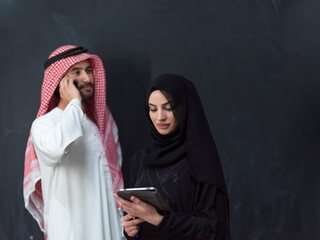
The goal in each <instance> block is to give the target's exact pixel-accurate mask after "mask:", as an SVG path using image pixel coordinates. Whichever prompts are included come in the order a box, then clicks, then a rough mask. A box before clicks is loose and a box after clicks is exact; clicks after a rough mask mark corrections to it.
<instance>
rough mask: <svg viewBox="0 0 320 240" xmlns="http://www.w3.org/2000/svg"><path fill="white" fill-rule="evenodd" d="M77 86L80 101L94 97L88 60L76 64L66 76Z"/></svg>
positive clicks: (92, 79)
mask: <svg viewBox="0 0 320 240" xmlns="http://www.w3.org/2000/svg"><path fill="white" fill-rule="evenodd" d="M66 75H67V76H68V77H69V78H71V79H73V80H74V82H76V83H77V84H78V89H79V92H80V95H81V98H82V101H84V102H85V101H87V100H89V99H92V98H93V96H94V78H93V72H92V67H91V65H90V62H89V60H85V61H82V62H78V63H76V64H75V65H73V66H72V67H70V69H69V70H68V72H67V74H66Z"/></svg>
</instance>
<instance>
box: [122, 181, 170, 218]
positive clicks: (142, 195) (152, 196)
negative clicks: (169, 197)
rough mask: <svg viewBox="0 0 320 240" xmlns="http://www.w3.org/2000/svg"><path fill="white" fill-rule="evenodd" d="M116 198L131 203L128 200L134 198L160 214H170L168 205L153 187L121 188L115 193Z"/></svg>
mask: <svg viewBox="0 0 320 240" xmlns="http://www.w3.org/2000/svg"><path fill="white" fill-rule="evenodd" d="M117 194H118V196H119V197H121V198H123V199H125V200H127V201H131V200H130V198H131V197H132V196H135V197H137V198H139V199H140V200H142V201H144V202H147V203H149V204H151V205H153V206H154V207H155V208H157V209H158V210H159V211H162V212H171V209H170V208H169V205H168V203H167V202H166V201H165V200H164V199H163V198H162V196H161V194H160V193H159V192H158V190H157V189H156V188H154V187H141V188H123V189H120V190H119V191H118V192H117Z"/></svg>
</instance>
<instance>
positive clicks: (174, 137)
mask: <svg viewBox="0 0 320 240" xmlns="http://www.w3.org/2000/svg"><path fill="white" fill-rule="evenodd" d="M155 90H160V91H161V92H162V93H163V94H164V95H165V96H166V97H167V99H168V94H167V93H169V95H170V96H171V97H173V105H171V107H172V108H173V112H174V115H175V118H176V119H177V121H178V127H177V128H176V129H175V130H174V131H173V132H172V133H170V134H168V135H161V134H160V133H159V132H158V131H157V130H156V128H155V127H154V125H153V123H152V121H151V119H150V117H149V96H150V94H151V93H152V92H153V91H155ZM169 98H170V97H169ZM168 101H169V102H170V101H171V99H168ZM145 112H146V116H147V119H148V122H149V125H150V129H151V140H150V145H149V146H148V147H147V148H146V149H145V151H144V154H143V155H142V162H143V164H145V165H146V166H147V167H149V168H159V167H160V168H161V167H166V166H169V165H170V164H173V163H175V162H178V161H181V160H182V159H184V158H185V157H186V159H187V161H188V164H189V169H190V172H191V175H192V176H193V178H194V179H196V180H197V181H200V182H205V183H208V184H212V185H214V186H216V187H218V188H219V189H220V190H221V191H222V192H223V193H224V194H225V195H226V196H227V189H226V185H225V181H224V176H223V172H222V168H221V164H220V159H219V155H218V152H217V149H216V145H215V142H214V140H213V137H212V135H211V131H210V128H209V125H208V122H207V119H206V116H205V113H204V110H203V107H202V104H201V101H200V98H199V95H198V92H197V90H196V88H195V86H194V85H193V83H192V82H191V81H190V80H188V79H186V78H184V77H182V76H179V75H175V74H164V75H161V76H159V77H158V78H156V79H155V80H154V81H152V82H151V84H150V86H149V88H148V91H147V97H146V103H145Z"/></svg>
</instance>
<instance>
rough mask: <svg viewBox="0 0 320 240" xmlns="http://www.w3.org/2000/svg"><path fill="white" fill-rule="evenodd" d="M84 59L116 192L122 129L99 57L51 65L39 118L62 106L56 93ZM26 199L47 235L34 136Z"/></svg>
mask: <svg viewBox="0 0 320 240" xmlns="http://www.w3.org/2000/svg"><path fill="white" fill-rule="evenodd" d="M76 47H77V46H74V45H66V46H62V47H60V48H58V49H56V50H55V51H54V52H53V53H52V54H51V55H50V56H49V59H50V58H52V57H54V56H56V55H58V54H61V53H63V52H66V51H68V50H70V49H72V48H76ZM84 60H89V62H90V64H91V66H92V69H93V76H94V83H95V94H94V99H93V100H89V101H87V102H86V105H87V108H86V109H87V110H88V112H87V114H88V116H89V117H90V118H91V119H92V120H93V121H95V123H96V124H97V126H98V128H99V132H100V137H101V141H102V145H103V148H104V151H105V154H106V159H107V162H108V164H106V167H109V170H110V173H111V176H112V181H113V188H114V192H116V191H117V190H118V189H120V188H121V187H122V185H123V178H122V174H121V161H122V155H121V149H120V143H119V139H118V129H117V126H116V123H115V121H114V119H113V117H112V115H111V112H110V110H109V108H108V106H107V105H106V79H105V69H104V66H103V63H102V60H101V59H100V58H99V57H98V56H96V55H93V54H89V53H87V52H82V53H80V54H77V55H73V56H68V57H65V58H62V59H59V60H57V61H55V62H53V63H52V64H51V65H49V66H48V67H47V68H46V70H45V72H44V79H43V84H42V89H41V104H40V108H39V111H38V114H37V116H36V118H38V117H40V116H43V115H45V114H46V113H48V112H50V111H51V110H52V109H53V108H55V107H56V106H57V105H58V102H59V99H58V98H57V97H56V96H55V95H54V91H55V89H56V88H57V86H58V85H59V82H60V80H61V79H62V77H63V76H64V75H65V74H66V73H67V71H68V70H69V68H70V67H71V66H73V65H74V64H76V63H78V62H81V61H84ZM105 171H107V169H105ZM23 196H24V201H25V207H26V208H27V209H28V210H29V212H30V213H31V215H32V216H33V217H34V218H35V219H36V221H37V222H38V224H39V226H40V229H41V230H42V231H43V232H44V233H45V234H46V229H45V228H44V218H43V207H44V204H43V197H42V190H41V173H40V167H39V162H38V159H37V154H36V152H35V149H34V145H33V142H32V138H31V134H30V135H29V139H28V142H27V148H26V152H25V169H24V181H23Z"/></svg>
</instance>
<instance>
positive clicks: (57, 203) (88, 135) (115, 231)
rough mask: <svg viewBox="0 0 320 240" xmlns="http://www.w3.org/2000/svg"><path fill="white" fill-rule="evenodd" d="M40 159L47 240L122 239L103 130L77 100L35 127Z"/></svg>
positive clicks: (54, 110) (37, 120)
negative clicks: (104, 146)
mask: <svg viewBox="0 0 320 240" xmlns="http://www.w3.org/2000/svg"><path fill="white" fill-rule="evenodd" d="M31 135H32V140H33V143H34V146H35V150H36V154H37V156H38V160H39V164H40V171H41V177H42V194H43V199H44V203H45V204H44V224H45V229H47V240H88V239H94V240H106V239H112V240H117V239H122V238H121V236H122V233H121V232H122V230H121V220H120V215H119V213H118V211H117V209H116V208H115V199H114V198H113V196H112V193H113V185H112V178H111V173H110V171H109V170H107V171H106V170H105V169H109V168H108V167H107V168H106V167H105V165H106V164H108V162H107V161H106V156H105V154H104V149H103V146H102V142H101V139H100V134H99V129H98V127H97V125H96V124H95V123H94V122H92V121H91V120H90V119H89V118H88V117H87V116H86V115H85V114H83V112H82V109H81V102H80V100H78V99H74V100H72V101H71V102H70V103H69V104H68V106H67V107H66V109H65V110H64V111H62V110H61V109H59V108H54V109H53V110H52V111H51V112H49V113H47V114H45V115H44V116H41V117H39V118H37V119H36V120H35V121H34V122H33V124H32V128H31Z"/></svg>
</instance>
